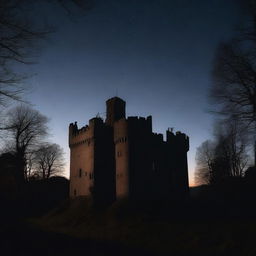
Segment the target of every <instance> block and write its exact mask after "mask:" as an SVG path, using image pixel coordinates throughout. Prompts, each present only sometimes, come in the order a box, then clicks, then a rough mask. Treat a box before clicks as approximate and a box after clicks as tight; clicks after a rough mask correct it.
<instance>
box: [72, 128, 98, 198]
mask: <svg viewBox="0 0 256 256" xmlns="http://www.w3.org/2000/svg"><path fill="white" fill-rule="evenodd" d="M69 146H70V196H89V195H90V194H91V192H90V188H91V187H93V184H94V179H93V173H94V129H93V127H92V126H91V127H87V129H86V130H80V131H77V132H76V133H75V134H73V135H72V134H70V141H69Z"/></svg>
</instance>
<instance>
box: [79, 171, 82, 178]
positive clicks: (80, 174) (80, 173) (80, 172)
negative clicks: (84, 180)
mask: <svg viewBox="0 0 256 256" xmlns="http://www.w3.org/2000/svg"><path fill="white" fill-rule="evenodd" d="M81 177H82V169H79V178H81Z"/></svg>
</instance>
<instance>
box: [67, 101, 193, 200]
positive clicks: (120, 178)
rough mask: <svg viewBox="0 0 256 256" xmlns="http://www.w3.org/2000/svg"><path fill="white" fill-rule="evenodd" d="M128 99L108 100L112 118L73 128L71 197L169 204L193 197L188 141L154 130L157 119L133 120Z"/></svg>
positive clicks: (70, 127)
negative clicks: (166, 200) (172, 201)
mask: <svg viewBox="0 0 256 256" xmlns="http://www.w3.org/2000/svg"><path fill="white" fill-rule="evenodd" d="M125 104H126V103H125V101H123V100H122V99H120V98H118V97H114V98H111V99H109V100H107V102H106V105H107V117H106V120H105V121H104V120H102V119H101V118H99V117H95V118H92V119H90V120H89V125H86V126H84V127H82V128H81V129H78V127H77V123H76V122H75V123H71V124H70V126H69V147H70V197H75V196H94V197H95V198H97V199H99V200H103V201H106V202H112V201H114V200H117V199H121V198H129V199H135V200H140V199H150V200H158V199H161V200H165V199H173V198H180V197H184V196H186V195H187V194H188V166H187V151H188V150H189V138H188V137H187V136H186V135H185V134H184V133H181V132H177V133H176V134H174V133H173V132H172V130H167V131H166V141H164V140H163V135H162V134H156V133H153V132H152V117H151V116H148V117H147V118H143V117H133V116H132V117H128V118H126V114H125Z"/></svg>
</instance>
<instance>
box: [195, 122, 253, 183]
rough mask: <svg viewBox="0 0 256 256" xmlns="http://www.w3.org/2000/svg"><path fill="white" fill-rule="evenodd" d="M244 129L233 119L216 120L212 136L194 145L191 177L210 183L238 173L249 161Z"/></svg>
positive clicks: (199, 181) (198, 181)
mask: <svg viewBox="0 0 256 256" xmlns="http://www.w3.org/2000/svg"><path fill="white" fill-rule="evenodd" d="M247 145H248V135H247V131H246V130H245V129H244V128H243V126H241V123H240V122H238V121H235V120H234V119H230V120H228V121H227V120H225V121H221V122H220V121H218V122H217V123H216V125H215V128H214V140H213V141H209V140H208V141H205V142H203V143H202V144H201V146H200V147H198V149H197V154H196V164H197V167H196V171H195V181H196V183H197V184H214V183H218V182H219V181H221V180H223V179H225V178H228V177H242V176H243V175H244V172H245V169H246V167H247V166H248V163H249V156H248V154H247V151H248V146H247Z"/></svg>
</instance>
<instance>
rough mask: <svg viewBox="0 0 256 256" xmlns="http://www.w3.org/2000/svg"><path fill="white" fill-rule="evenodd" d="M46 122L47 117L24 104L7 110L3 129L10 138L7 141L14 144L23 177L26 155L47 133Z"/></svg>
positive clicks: (18, 165)
mask: <svg viewBox="0 0 256 256" xmlns="http://www.w3.org/2000/svg"><path fill="white" fill-rule="evenodd" d="M47 122H48V118H47V117H45V116H44V115H42V114H41V113H40V112H38V111H37V110H34V109H32V108H31V107H29V106H26V105H20V106H18V107H15V108H13V109H11V110H9V111H8V114H7V120H6V123H5V127H4V129H5V130H6V131H7V133H8V134H9V136H10V138H11V141H10V142H9V143H10V144H12V145H14V149H13V150H14V152H15V155H16V159H17V163H16V164H17V168H18V169H19V173H20V175H21V177H23V179H26V176H27V174H26V170H27V169H26V167H27V159H28V157H27V155H28V154H30V153H31V152H32V151H33V150H34V148H35V147H38V144H39V143H40V142H41V140H42V139H43V138H44V137H45V136H46V135H47V130H48V128H47Z"/></svg>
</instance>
